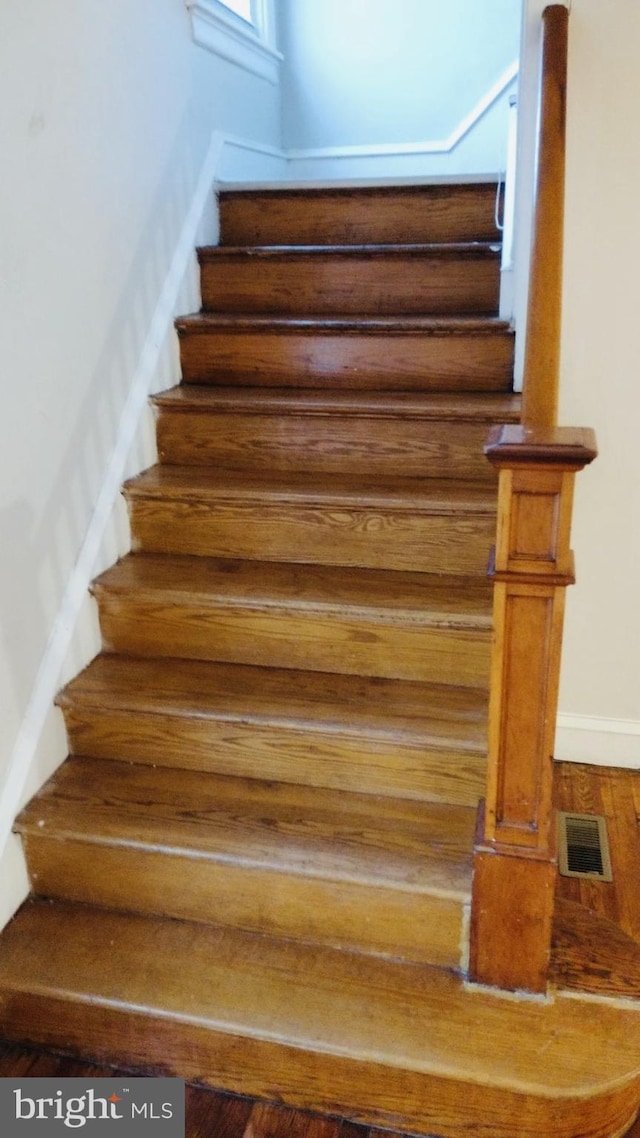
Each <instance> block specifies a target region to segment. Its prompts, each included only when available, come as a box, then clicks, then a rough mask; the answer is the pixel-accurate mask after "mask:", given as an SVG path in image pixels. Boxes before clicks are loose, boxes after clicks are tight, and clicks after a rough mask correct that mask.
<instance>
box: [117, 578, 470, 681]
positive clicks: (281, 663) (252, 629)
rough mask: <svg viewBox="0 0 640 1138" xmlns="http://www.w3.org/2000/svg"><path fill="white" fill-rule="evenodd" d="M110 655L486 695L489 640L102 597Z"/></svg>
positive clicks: (325, 616) (316, 617) (454, 632)
mask: <svg viewBox="0 0 640 1138" xmlns="http://www.w3.org/2000/svg"><path fill="white" fill-rule="evenodd" d="M100 626H101V628H102V636H103V642H104V645H105V647H106V648H107V649H108V650H111V651H114V652H119V653H121V654H123V655H126V654H130V655H134V656H173V657H183V658H185V659H194V660H214V661H223V662H226V663H233V664H258V665H264V666H266V667H275V668H297V669H303V670H306V671H317V672H339V673H343V674H347V675H361V676H381V677H387V678H389V679H401V680H422V681H425V682H427V683H444V684H452V685H453V684H459V685H461V686H463V687H486V686H487V684H488V679H489V654H490V644H491V634H490V632H488V631H483V630H464V629H451V628H446V627H444V628H438V627H435V628H433V627H420V626H418V627H415V626H411V625H410V624H407V625H402V624H391V623H382V622H381V621H380V620H376V619H374V618H370V619H364V618H362V619H359V618H358V617H357V616H355V617H344V616H338V615H336V614H332V613H322V612H321V613H317V614H313V613H296V612H295V611H294V612H291V611H287V610H286V609H280V610H278V609H275V610H273V611H272V612H264V611H261V610H257V611H255V610H254V611H252V610H251V609H250V608H246V607H244V606H241V605H238V606H235V607H232V606H231V605H228V604H226V605H220V606H215V605H211V604H208V605H198V604H197V603H188V604H185V603H180V601H177V600H175V601H173V602H172V603H170V602H167V603H165V604H162V603H158V602H153V601H147V602H145V601H144V600H142V599H141V598H139V597H137V596H126V595H125V596H122V597H121V596H119V595H110V594H109V593H108V592H106V591H104V592H101V594H100Z"/></svg>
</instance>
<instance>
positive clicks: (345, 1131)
mask: <svg viewBox="0 0 640 1138" xmlns="http://www.w3.org/2000/svg"><path fill="white" fill-rule="evenodd" d="M556 774H557V777H556V803H557V806H558V807H559V808H560V809H563V810H575V811H579V812H581V813H597V814H604V815H605V817H606V818H607V827H608V831H609V842H610V846H611V857H612V862H613V876H614V881H613V882H612V883H606V882H597V881H584V880H577V879H575V878H574V879H568V878H560V879H559V883H558V892H559V894H560V895H561V896H562V897H565V898H566V899H567V900H570V901H579V902H580V903H581V904H583V905H586V906H588V907H589V908H591V909H594V910H595V911H596V912H597V913H599V914H600V915H602V916H604V917H607V918H608V919H609V920H612V921H614V922H615V923H616V924H618V925H619V926H620V927H621V928H622V929H624V931H625V932H627V933H628V934H629V935H630V936H632V937H634V939H635V940H637V941H640V772H634V771H621V770H615V769H610V768H606V767H588V766H578V765H576V764H569V763H563V764H559V765H558V767H557V772H556ZM116 1073H118V1074H124V1073H125V1072H124V1071H118V1072H116ZM126 1073H128V1074H138V1075H143V1074H144V1072H143V1071H136V1072H132V1071H130V1070H128V1071H127V1072H126ZM113 1074H114V1071H113V1069H111V1068H105V1067H100V1066H97V1065H95V1064H93V1063H91V1062H90V1061H83V1060H79V1059H73V1058H69V1057H65V1056H61V1055H54V1054H50V1053H45V1052H39V1051H36V1050H30V1049H26V1048H21V1047H15V1046H13V1045H11V1044H3V1043H1V1042H0V1077H2V1078H30V1077H36V1076H48V1077H58V1078H70V1077H80V1078H97V1077H98V1078H99V1077H103V1076H104V1077H106V1076H113ZM385 1136H386V1138H403V1136H402V1135H399V1134H393V1133H392V1132H390V1131H382V1130H377V1129H375V1128H370V1127H368V1126H358V1125H355V1124H354V1123H351V1122H348V1121H346V1120H344V1119H340V1118H326V1117H322V1116H319V1115H313V1114H306V1113H304V1112H302V1111H298V1110H291V1109H290V1108H288V1107H283V1106H279V1105H278V1104H277V1103H264V1102H257V1101H254V1100H252V1099H246V1098H237V1097H235V1096H233V1095H229V1094H225V1093H222V1092H219V1091H212V1090H208V1089H205V1088H202V1087H195V1086H189V1087H187V1100H186V1138H385ZM626 1138H640V1120H638V1121H637V1122H636V1123H635V1125H634V1126H633V1127H632V1128H631V1130H630V1131H629V1132H628V1134H627V1136H626Z"/></svg>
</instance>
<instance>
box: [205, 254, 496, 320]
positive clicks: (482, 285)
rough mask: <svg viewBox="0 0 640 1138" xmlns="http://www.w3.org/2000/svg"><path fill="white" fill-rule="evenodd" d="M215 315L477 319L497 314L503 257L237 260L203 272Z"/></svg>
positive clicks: (214, 263) (219, 261) (222, 260)
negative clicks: (471, 316) (451, 316)
mask: <svg viewBox="0 0 640 1138" xmlns="http://www.w3.org/2000/svg"><path fill="white" fill-rule="evenodd" d="M201 284H202V306H203V308H204V310H205V311H209V312H254V313H273V312H277V313H278V315H280V316H307V315H309V314H310V313H313V314H314V315H315V316H323V315H331V314H333V313H336V312H339V313H341V314H342V315H357V314H367V315H371V316H378V315H382V316H391V315H393V314H394V313H395V314H402V315H405V316H406V315H410V314H416V315H420V314H424V313H429V314H430V315H436V314H454V313H455V314H456V315H462V314H465V313H466V314H472V313H473V314H478V315H488V316H490V315H494V314H496V313H497V311H498V302H499V288H500V269H499V262H498V260H497V258H495V257H494V258H489V257H486V256H484V257H481V258H479V257H478V258H472V257H455V256H453V255H449V256H447V257H426V256H425V257H419V256H398V255H394V256H390V255H389V256H386V257H383V256H362V257H355V256H349V257H344V256H340V255H333V256H331V255H329V254H326V255H320V256H317V255H316V256H314V257H313V258H311V257H301V256H300V255H297V256H289V257H284V256H282V257H275V256H268V257H248V256H241V257H238V256H233V255H232V254H227V255H222V256H219V255H218V256H216V258H215V260H213V259H208V260H204V261H203V263H202V265H201Z"/></svg>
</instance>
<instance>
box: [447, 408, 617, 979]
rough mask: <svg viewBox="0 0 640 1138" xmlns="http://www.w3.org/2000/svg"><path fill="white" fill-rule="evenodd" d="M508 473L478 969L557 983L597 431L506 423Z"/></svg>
mask: <svg viewBox="0 0 640 1138" xmlns="http://www.w3.org/2000/svg"><path fill="white" fill-rule="evenodd" d="M485 453H486V455H487V458H488V459H489V461H490V462H491V463H492V465H493V466H494V467H496V468H497V470H498V471H499V475H500V484H499V497H498V531H497V539H496V549H495V556H494V564H493V565H492V567H491V568H490V574H491V576H492V577H493V580H494V644H493V656H492V670H491V698H490V706H489V771H488V782H487V798H486V803H483V804H481V808H480V812H479V818H478V830H477V834H476V844H475V850H474V873H473V893H472V909H471V946H470V968H469V971H470V978H471V979H472V980H475V981H477V982H478V983H482V984H490V985H495V986H497V987H500V988H508V989H514V990H515V989H524V990H528V991H532V992H542V991H544V990H545V988H546V978H547V968H548V962H549V951H550V943H551V924H552V919H553V895H554V885H555V877H556V854H555V826H554V816H553V806H552V781H553V780H552V775H553V745H554V733H555V721H556V710H557V700H558V681H559V674H560V649H561V642H562V623H563V614H564V598H565V589H566V586H567V585H571V584H573V581H574V572H573V555H572V553H571V550H570V548H569V536H570V524H571V510H572V500H573V482H574V476H575V473H576V471H578V470H581V469H582V468H583V467H584V466H586V465H587V463H589V462H591V461H592V459H594V458H595V455H596V450H595V439H594V435H593V432H592V431H588V430H574V429H570V428H536V427H534V428H530V429H527V428H525V427H522V426H506V427H496V428H495V429H494V431H493V432H492V434H491V436H490V438H489V441H488V443H487V446H486V447H485Z"/></svg>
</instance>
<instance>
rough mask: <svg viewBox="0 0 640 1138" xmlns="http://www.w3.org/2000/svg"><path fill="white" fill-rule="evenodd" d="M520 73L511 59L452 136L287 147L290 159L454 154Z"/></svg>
mask: <svg viewBox="0 0 640 1138" xmlns="http://www.w3.org/2000/svg"><path fill="white" fill-rule="evenodd" d="M517 76H518V61H517V59H516V60H514V61H513V63H510V64H509V66H508V67H507V69H506V71H504V72H503V73H502V75H501V76H500V78H499V79H497V80H496V82H495V83H494V84H493V86H492V87H490V88H489V90H488V91H486V92H485V94H484V95H483V96H482V98H481V99H480V100H479V101H478V102H477V103H476V105H475V107H473V108H472V110H471V111H469V114H468V115H465V117H464V118H463V119H461V121H460V122H459V123H458V125H457V126H456V127H455V129H454V130H452V132H451V134H450V135H449V136H448V138H441V139H433V140H431V141H427V142H383V143H368V144H365V145H358V146H320V147H316V148H315V149H314V148H310V149H299V150H296V149H293V150H288V151H287V158H288V159H289V161H299V160H300V159H304V160H307V159H309V158H312V159H313V158H315V159H319V160H322V159H327V158H369V157H376V158H378V157H385V158H386V157H396V156H403V155H411V154H450V153H451V151H452V150H455V148H456V146H457V145H458V143H459V142H461V141H462V139H463V138H464V137H465V136H466V135H467V134H469V132H470V131H471V130H473V128H474V126H475V125H476V123H478V122H479V121H480V119H481V118H482V117H483V116H484V115H485V114H486V113H487V111H488V110H490V108H491V107H492V106H493V105H494V103H496V102H497V101H498V99H499V98H500V97H501V95H503V94H504V93H505V91H506V90H507V89H508V88H509V87H510V86H511V84H512V83H513V82H514V80H515V79H516V78H517Z"/></svg>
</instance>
